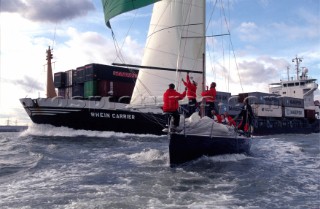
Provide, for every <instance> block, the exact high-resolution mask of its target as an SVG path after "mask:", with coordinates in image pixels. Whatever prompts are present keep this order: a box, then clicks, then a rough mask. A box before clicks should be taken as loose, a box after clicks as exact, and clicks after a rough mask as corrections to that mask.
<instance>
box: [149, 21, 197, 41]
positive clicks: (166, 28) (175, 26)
mask: <svg viewBox="0 0 320 209" xmlns="http://www.w3.org/2000/svg"><path fill="white" fill-rule="evenodd" d="M202 24H203V23H191V24H186V25H174V26H170V27H165V28H162V29H160V30H157V31H154V32H153V33H151V34H150V35H148V37H147V38H149V37H150V36H152V35H154V34H155V33H158V32H160V31H163V30H168V29H171V28H177V27H184V26H193V25H202Z"/></svg>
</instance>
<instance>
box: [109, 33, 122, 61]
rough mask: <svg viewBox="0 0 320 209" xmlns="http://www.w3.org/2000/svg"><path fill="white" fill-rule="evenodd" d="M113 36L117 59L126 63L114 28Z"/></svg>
mask: <svg viewBox="0 0 320 209" xmlns="http://www.w3.org/2000/svg"><path fill="white" fill-rule="evenodd" d="M111 35H112V39H113V44H114V48H115V50H116V54H117V58H119V60H120V62H123V63H124V59H123V57H122V54H121V51H119V46H118V42H117V39H116V36H115V34H114V32H113V29H112V28H111Z"/></svg>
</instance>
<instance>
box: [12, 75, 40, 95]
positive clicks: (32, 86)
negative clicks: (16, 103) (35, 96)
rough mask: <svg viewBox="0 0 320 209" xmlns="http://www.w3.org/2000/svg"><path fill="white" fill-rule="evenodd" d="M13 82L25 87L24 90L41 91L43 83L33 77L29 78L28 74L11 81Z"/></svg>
mask: <svg viewBox="0 0 320 209" xmlns="http://www.w3.org/2000/svg"><path fill="white" fill-rule="evenodd" d="M12 83H13V84H15V85H18V86H21V88H22V89H25V90H26V91H35V92H37V91H43V90H44V88H43V83H41V82H39V81H37V80H36V79H34V78H31V77H29V76H24V78H23V79H17V80H13V81H12Z"/></svg>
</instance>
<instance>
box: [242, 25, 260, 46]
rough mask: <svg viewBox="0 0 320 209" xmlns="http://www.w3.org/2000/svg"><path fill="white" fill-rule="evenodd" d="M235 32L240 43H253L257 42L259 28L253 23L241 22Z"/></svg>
mask: <svg viewBox="0 0 320 209" xmlns="http://www.w3.org/2000/svg"><path fill="white" fill-rule="evenodd" d="M237 30H238V31H239V37H240V39H241V40H242V41H247V42H255V41H257V40H259V34H260V32H259V28H258V26H257V25H256V24H255V23H254V22H243V23H241V25H240V26H239V28H238V29H237Z"/></svg>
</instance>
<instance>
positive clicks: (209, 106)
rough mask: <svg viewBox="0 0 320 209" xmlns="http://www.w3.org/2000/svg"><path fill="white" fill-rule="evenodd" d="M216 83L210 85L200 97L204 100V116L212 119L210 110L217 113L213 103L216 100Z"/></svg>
mask: <svg viewBox="0 0 320 209" xmlns="http://www.w3.org/2000/svg"><path fill="white" fill-rule="evenodd" d="M216 95H217V91H216V83H215V82H212V83H211V85H210V89H209V90H207V91H204V92H202V93H201V96H202V97H203V98H204V99H205V102H206V106H205V112H206V113H205V115H206V116H208V117H210V118H212V113H211V110H215V112H217V110H216V107H215V105H214V102H215V100H216Z"/></svg>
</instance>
